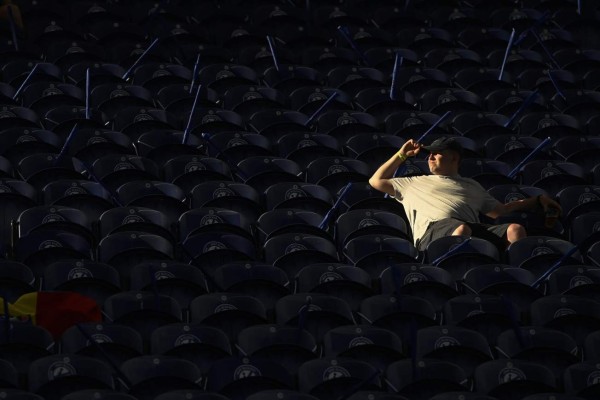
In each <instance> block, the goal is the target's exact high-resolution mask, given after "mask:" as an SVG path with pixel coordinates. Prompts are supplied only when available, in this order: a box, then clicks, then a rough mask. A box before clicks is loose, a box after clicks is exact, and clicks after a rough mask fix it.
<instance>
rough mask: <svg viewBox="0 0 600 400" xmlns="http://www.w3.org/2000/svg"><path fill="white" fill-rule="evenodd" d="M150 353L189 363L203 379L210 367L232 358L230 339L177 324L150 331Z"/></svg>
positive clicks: (217, 331)
mask: <svg viewBox="0 0 600 400" xmlns="http://www.w3.org/2000/svg"><path fill="white" fill-rule="evenodd" d="M150 351H151V354H160V355H164V356H169V357H173V358H179V359H182V360H186V361H189V362H191V363H193V364H194V365H195V366H196V367H197V368H198V369H199V370H200V373H201V374H202V375H206V374H207V373H208V371H209V369H210V367H211V365H212V363H213V362H215V361H217V360H220V359H223V358H227V357H229V356H231V352H232V349H231V344H230V342H229V338H228V337H227V335H226V334H225V333H224V332H223V331H221V330H220V329H218V328H214V327H211V326H205V325H201V324H188V323H184V322H181V323H177V322H176V323H171V324H167V325H163V326H159V327H158V328H156V329H155V330H153V331H152V333H151V336H150Z"/></svg>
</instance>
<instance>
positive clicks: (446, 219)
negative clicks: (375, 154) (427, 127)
mask: <svg viewBox="0 0 600 400" xmlns="http://www.w3.org/2000/svg"><path fill="white" fill-rule="evenodd" d="M421 150H425V151H428V152H429V156H428V158H427V161H428V164H429V170H430V171H431V174H432V175H423V176H410V177H397V178H395V177H394V173H395V171H396V169H397V168H398V167H399V166H400V165H401V164H402V163H403V162H404V161H406V159H407V158H409V157H414V156H416V155H417V154H418V153H419V152H420V151H421ZM462 152H463V150H462V147H461V145H460V143H458V141H456V140H454V139H453V138H439V139H436V140H435V141H433V142H432V143H431V145H429V146H424V145H422V144H420V143H417V142H416V141H414V140H413V139H410V140H408V141H407V142H406V143H404V145H403V146H402V148H401V149H400V150H399V151H398V152H397V153H396V154H395V155H394V156H392V157H391V158H390V159H389V160H388V161H386V162H385V163H384V164H383V165H381V166H380V167H379V168H378V169H377V171H375V173H374V174H373V176H371V178H370V179H369V184H370V185H371V186H373V187H374V188H375V189H377V190H379V191H381V192H385V193H387V194H389V195H390V196H393V197H394V198H395V199H396V200H397V201H399V202H400V203H402V205H403V206H404V209H405V211H406V215H407V216H408V221H409V223H410V226H411V228H412V232H413V238H414V242H415V246H416V247H417V248H418V249H419V250H425V249H426V248H427V245H428V244H429V243H431V242H432V241H434V240H435V239H438V238H440V237H443V236H448V235H453V236H458V235H464V236H478V237H482V238H484V239H487V240H490V241H491V242H493V243H495V244H496V245H497V246H499V247H500V248H504V247H506V246H507V245H508V244H510V243H513V242H516V241H517V240H519V239H521V238H523V237H525V236H527V233H526V231H525V228H524V227H523V226H522V225H520V224H515V223H507V224H500V225H488V224H482V223H481V222H480V220H479V213H482V214H485V215H487V216H489V217H491V218H497V217H499V216H501V215H505V214H508V213H510V212H513V211H526V210H535V209H537V208H543V210H544V211H545V212H553V211H554V212H558V213H560V212H561V208H560V205H559V204H558V203H557V202H555V201H554V200H553V199H551V198H550V197H549V196H546V195H541V196H536V197H531V198H528V199H523V200H516V201H511V202H509V203H506V204H502V203H501V202H499V201H498V200H496V199H495V198H494V197H492V196H491V195H490V194H489V193H488V192H487V191H486V190H485V189H484V188H483V187H482V186H481V185H480V184H479V183H477V182H476V181H475V180H473V179H470V178H464V177H461V176H460V175H459V174H458V167H459V164H460V160H461V157H462Z"/></svg>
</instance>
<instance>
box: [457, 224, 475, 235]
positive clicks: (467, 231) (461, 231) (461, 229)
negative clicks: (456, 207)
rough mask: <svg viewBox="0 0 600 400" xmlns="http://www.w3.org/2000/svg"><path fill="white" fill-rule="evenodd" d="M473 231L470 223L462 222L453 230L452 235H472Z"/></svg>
mask: <svg viewBox="0 0 600 400" xmlns="http://www.w3.org/2000/svg"><path fill="white" fill-rule="evenodd" d="M472 233H473V231H472V229H471V227H470V226H469V225H467V224H462V225H459V226H458V227H457V228H456V229H455V230H454V232H452V236H471V234H472Z"/></svg>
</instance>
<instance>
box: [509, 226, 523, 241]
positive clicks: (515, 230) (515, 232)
mask: <svg viewBox="0 0 600 400" xmlns="http://www.w3.org/2000/svg"><path fill="white" fill-rule="evenodd" d="M526 236H527V231H525V228H524V227H523V225H520V224H510V225H509V226H508V228H507V229H506V239H507V240H508V241H509V242H510V243H514V242H516V241H517V240H519V239H522V238H524V237H526Z"/></svg>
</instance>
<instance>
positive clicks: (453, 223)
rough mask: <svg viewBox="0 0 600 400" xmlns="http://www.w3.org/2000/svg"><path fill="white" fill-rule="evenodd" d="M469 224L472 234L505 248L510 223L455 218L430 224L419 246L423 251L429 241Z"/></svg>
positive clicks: (499, 247) (501, 248) (502, 248)
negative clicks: (469, 220)
mask: <svg viewBox="0 0 600 400" xmlns="http://www.w3.org/2000/svg"><path fill="white" fill-rule="evenodd" d="M463 224H467V225H469V227H470V228H471V231H472V235H471V236H475V237H479V238H482V239H486V240H488V241H490V242H492V243H494V244H495V245H496V246H497V247H498V249H499V250H500V251H502V250H504V248H505V247H506V244H507V240H506V230H507V229H508V226H509V225H510V224H500V225H488V224H481V223H473V222H464V221H461V220H458V219H454V218H445V219H441V220H439V221H434V222H431V223H430V224H429V226H428V227H427V229H426V230H425V234H424V235H423V237H422V238H421V239H419V240H418V242H417V248H418V249H419V250H421V251H423V250H425V249H426V248H427V245H429V243H431V242H433V241H434V240H436V239H439V238H441V237H444V236H450V235H452V232H454V231H455V230H456V228H458V227H459V226H460V225H463Z"/></svg>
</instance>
